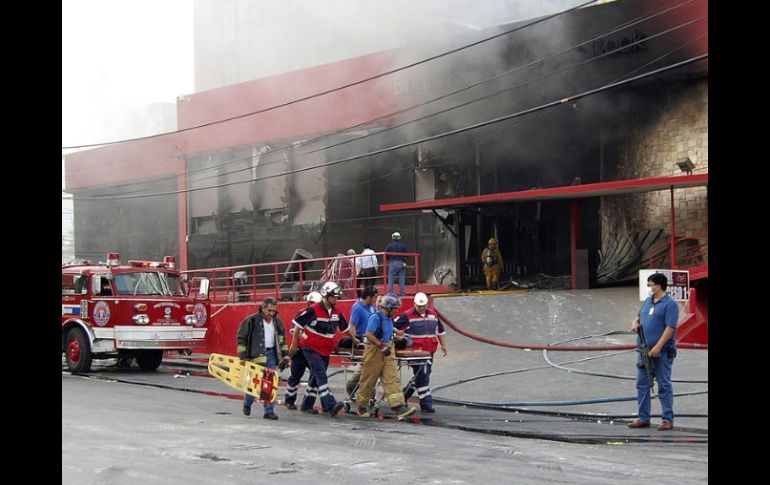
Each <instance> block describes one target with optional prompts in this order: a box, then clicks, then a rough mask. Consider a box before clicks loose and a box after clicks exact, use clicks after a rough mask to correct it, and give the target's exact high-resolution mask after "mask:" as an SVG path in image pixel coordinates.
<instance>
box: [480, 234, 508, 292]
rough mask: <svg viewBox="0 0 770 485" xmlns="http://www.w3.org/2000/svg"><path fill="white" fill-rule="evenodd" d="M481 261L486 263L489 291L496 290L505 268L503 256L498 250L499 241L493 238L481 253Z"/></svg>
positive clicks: (485, 272) (485, 273)
mask: <svg viewBox="0 0 770 485" xmlns="http://www.w3.org/2000/svg"><path fill="white" fill-rule="evenodd" d="M481 261H482V262H483V263H484V276H486V278H487V289H488V290H496V289H497V285H498V284H499V283H500V271H501V270H502V268H503V256H502V255H501V254H500V250H499V249H497V240H496V239H495V238H491V239H490V240H489V241H488V242H487V247H486V248H485V249H484V252H482V253H481Z"/></svg>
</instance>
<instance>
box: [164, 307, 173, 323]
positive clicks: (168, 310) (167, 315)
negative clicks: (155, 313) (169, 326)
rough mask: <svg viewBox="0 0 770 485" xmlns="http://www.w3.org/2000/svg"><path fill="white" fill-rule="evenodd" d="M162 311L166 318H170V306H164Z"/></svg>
mask: <svg viewBox="0 0 770 485" xmlns="http://www.w3.org/2000/svg"><path fill="white" fill-rule="evenodd" d="M163 312H164V313H165V314H166V320H168V319H170V318H171V307H168V306H167V307H166V308H165V309H164V310H163Z"/></svg>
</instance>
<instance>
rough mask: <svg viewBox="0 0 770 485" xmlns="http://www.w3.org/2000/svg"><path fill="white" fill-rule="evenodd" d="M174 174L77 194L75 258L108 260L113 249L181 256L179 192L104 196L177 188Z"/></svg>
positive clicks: (133, 255)
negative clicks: (119, 196)
mask: <svg viewBox="0 0 770 485" xmlns="http://www.w3.org/2000/svg"><path fill="white" fill-rule="evenodd" d="M174 190H176V180H175V179H164V180H159V181H153V182H145V183H138V184H130V185H124V186H120V187H114V188H111V189H94V190H88V191H83V192H78V193H76V194H74V196H73V201H74V214H75V216H74V223H75V234H76V235H77V237H76V238H75V257H76V258H77V259H87V260H90V261H104V260H106V257H107V253H108V252H118V253H119V254H120V258H121V261H126V260H128V259H139V260H152V261H161V260H163V257H164V256H175V257H177V260H178V258H179V238H178V230H177V226H178V224H177V222H178V211H179V207H178V206H179V204H178V202H177V195H176V194H171V195H162V196H154V197H136V198H131V199H99V197H105V196H110V195H126V194H132V193H133V194H141V193H158V192H173V191H174Z"/></svg>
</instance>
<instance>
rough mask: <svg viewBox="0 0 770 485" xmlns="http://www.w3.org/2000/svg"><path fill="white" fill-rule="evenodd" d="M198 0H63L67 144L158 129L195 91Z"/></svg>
mask: <svg viewBox="0 0 770 485" xmlns="http://www.w3.org/2000/svg"><path fill="white" fill-rule="evenodd" d="M192 14H193V2H192V0H162V1H158V0H131V1H125V0H124V1H116V0H67V1H65V2H62V145H63V146H68V145H80V144H87V143H93V142H99V141H108V140H112V139H117V138H126V137H134V136H143V135H147V134H150V133H149V132H148V130H149V123H148V114H147V107H148V106H149V105H150V104H152V103H156V102H175V100H176V97H177V96H178V95H180V94H185V93H190V92H192V91H193V30H192V28H193V17H192Z"/></svg>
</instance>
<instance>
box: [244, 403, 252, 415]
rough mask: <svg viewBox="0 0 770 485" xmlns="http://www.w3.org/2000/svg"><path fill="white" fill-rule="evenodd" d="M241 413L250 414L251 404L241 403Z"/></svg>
mask: <svg viewBox="0 0 770 485" xmlns="http://www.w3.org/2000/svg"><path fill="white" fill-rule="evenodd" d="M243 414H245V415H246V416H251V406H247V405H245V404H244V405H243Z"/></svg>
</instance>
